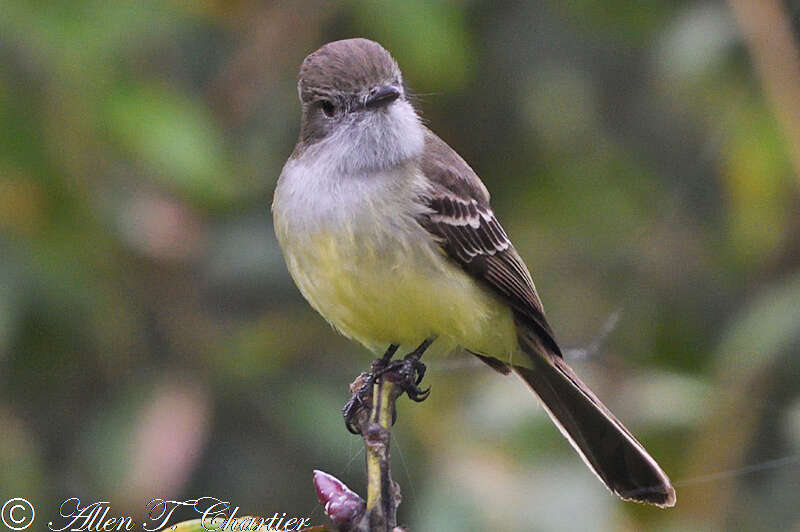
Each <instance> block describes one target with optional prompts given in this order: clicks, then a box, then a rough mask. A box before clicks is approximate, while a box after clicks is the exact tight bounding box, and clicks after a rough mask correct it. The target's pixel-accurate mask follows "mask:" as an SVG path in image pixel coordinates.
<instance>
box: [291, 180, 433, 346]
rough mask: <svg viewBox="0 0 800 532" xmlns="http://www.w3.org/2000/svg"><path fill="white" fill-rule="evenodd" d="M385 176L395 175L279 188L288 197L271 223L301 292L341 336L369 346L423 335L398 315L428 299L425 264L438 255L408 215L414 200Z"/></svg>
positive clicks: (413, 212) (414, 209)
mask: <svg viewBox="0 0 800 532" xmlns="http://www.w3.org/2000/svg"><path fill="white" fill-rule="evenodd" d="M387 177H396V176H376V177H375V180H374V181H373V182H370V183H363V182H354V183H347V182H345V183H338V184H337V186H335V187H330V186H328V185H324V184H321V185H320V187H321V188H318V189H316V190H311V189H308V190H294V191H286V190H284V191H281V193H283V194H286V195H285V196H284V197H283V198H282V200H285V199H286V200H288V201H286V202H283V201H282V205H281V209H282V212H281V216H280V217H279V218H280V220H281V221H280V222H276V230H277V231H276V232H277V233H278V237H279V239H280V240H281V244H282V248H283V249H284V255H285V257H286V262H287V265H288V268H289V271H290V272H291V274H292V277H293V278H294V280H295V282H296V284H297V285H298V287H299V288H300V290H301V292H302V293H303V295H304V296H305V297H306V299H308V301H309V302H310V303H311V304H312V306H314V308H316V310H318V311H319V312H320V313H321V314H322V315H323V316H325V317H326V318H327V319H328V320H329V321H330V322H331V323H332V324H333V325H335V326H336V327H337V328H338V329H340V330H341V331H342V332H344V333H345V334H346V335H348V336H351V337H354V338H357V339H358V340H360V341H362V343H365V344H368V345H369V344H376V345H377V346H380V345H383V344H385V343H387V342H390V341H392V342H393V341H395V339H396V338H398V337H403V338H402V339H403V340H406V339H408V341H410V342H413V341H416V338H417V337H418V336H419V335H420V334H423V335H424V334H425V332H420V331H417V330H411V329H413V328H414V327H416V325H414V326H413V327H412V326H411V322H412V321H414V320H404V319H403V317H402V316H403V315H404V314H405V313H408V312H413V309H412V307H414V306H421V305H424V301H426V300H428V299H430V298H431V295H432V288H433V287H432V283H433V282H434V280H435V278H436V275H435V273H434V272H433V271H432V270H434V269H436V264H437V261H439V260H441V258H440V257H441V251H440V250H438V248H437V246H436V244H435V243H434V242H433V241H432V240H431V238H430V236H429V235H427V233H426V232H425V230H424V229H423V228H422V227H421V226H420V225H419V223H418V222H417V221H416V219H415V217H416V215H418V214H419V210H420V209H421V207H420V206H419V204H418V202H417V201H415V198H414V197H412V196H411V195H410V194H408V193H406V192H405V191H402V190H398V189H397V188H393V187H391V186H383V185H382V184H381V181H380V180H381V179H385V178H387ZM320 192H322V194H320ZM403 321H405V322H406V323H407V324H408V327H406V329H408V330H404V327H403V324H402V322H403ZM415 323H416V322H415ZM383 347H385V345H383Z"/></svg>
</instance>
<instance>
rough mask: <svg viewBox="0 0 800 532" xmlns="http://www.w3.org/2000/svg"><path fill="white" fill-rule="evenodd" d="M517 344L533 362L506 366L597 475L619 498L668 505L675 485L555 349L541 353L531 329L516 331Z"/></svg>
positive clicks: (671, 503) (673, 499) (540, 345)
mask: <svg viewBox="0 0 800 532" xmlns="http://www.w3.org/2000/svg"><path fill="white" fill-rule="evenodd" d="M520 344H521V347H522V349H523V350H524V351H525V352H526V353H527V354H528V355H529V356H530V358H531V360H532V361H533V367H532V368H525V367H521V366H512V369H513V370H514V372H515V373H516V374H517V375H519V376H520V377H521V378H522V380H524V381H525V383H526V384H527V385H528V386H530V388H531V390H533V392H534V393H535V394H536V395H537V396H538V397H539V399H541V401H542V404H543V405H544V407H545V409H546V410H547V413H548V414H550V418H551V419H552V420H553V421H554V422H555V424H556V425H557V426H558V428H559V429H560V430H561V433H562V434H564V436H565V437H566V438H567V440H569V442H570V443H571V444H572V446H573V447H574V448H575V450H576V451H578V454H579V455H580V456H581V458H583V460H584V461H585V462H586V464H587V465H588V466H589V467H590V468H591V469H592V471H594V472H595V474H596V475H597V476H598V477H599V478H600V480H602V481H603V483H605V485H606V486H608V488H609V489H610V490H611V491H613V492H614V493H616V494H617V495H619V496H620V497H622V498H623V499H626V500H632V501H637V502H646V503H650V504H655V505H656V506H660V507H662V508H665V507H669V506H674V505H675V490H674V489H673V488H672V485H671V484H670V482H669V478H667V475H666V474H664V471H662V470H661V468H660V467H659V466H658V464H657V463H656V461H655V460H653V458H652V457H651V456H650V455H649V454H647V451H646V450H645V449H644V447H643V446H642V444H641V443H639V442H638V441H636V438H634V437H633V435H632V434H631V433H630V432H629V431H628V429H626V428H625V427H624V426H623V425H622V423H620V422H619V420H618V419H617V418H616V417H614V414H612V413H611V411H609V410H608V408H606V406H605V405H604V404H603V403H601V402H600V400H599V399H598V398H597V397H596V396H595V395H594V394H593V393H592V391H591V390H589V388H588V387H587V386H586V385H585V384H583V382H581V380H580V379H579V378H578V376H577V375H575V372H573V371H572V368H570V367H569V366H568V365H567V364H566V362H564V360H563V359H562V358H561V357H560V356H558V355H550V354H543V352H544V353H546V351H545V348H543V346H542V344H541V343H540V342H538V341H537V338H536V337H535V334H530V335H528V334H526V333H525V332H521V334H520Z"/></svg>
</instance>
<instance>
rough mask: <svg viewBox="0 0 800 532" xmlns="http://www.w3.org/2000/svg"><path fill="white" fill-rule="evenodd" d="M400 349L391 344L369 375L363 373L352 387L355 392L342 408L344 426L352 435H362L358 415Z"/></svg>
mask: <svg viewBox="0 0 800 532" xmlns="http://www.w3.org/2000/svg"><path fill="white" fill-rule="evenodd" d="M398 347H399V346H398V345H397V344H391V345H390V346H389V347H388V348H387V349H386V352H385V353H384V354H383V356H382V357H381V358H379V359H376V360H373V361H372V364H371V365H370V371H369V373H362V374H361V375H359V377H358V379H356V380H355V382H354V383H353V384H351V385H350V390H351V391H352V392H353V395H352V396H351V397H350V400H349V401H347V403H346V404H345V405H344V408H342V415H343V416H344V424H345V426H346V427H347V430H348V431H350V433H352V434H360V433H361V431H360V430H359V429H358V415H359V413H360V411H361V410H362V408H364V407H365V406H367V403H368V401H369V400H371V398H372V386H373V385H374V384H375V380H376V379H377V378H378V377H380V376H381V375H382V374H383V373H384V372H385V371H386V368H387V367H388V366H389V363H390V362H391V360H392V357H393V356H394V354H395V353H396V352H397V348H398Z"/></svg>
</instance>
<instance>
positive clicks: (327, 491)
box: [314, 470, 366, 523]
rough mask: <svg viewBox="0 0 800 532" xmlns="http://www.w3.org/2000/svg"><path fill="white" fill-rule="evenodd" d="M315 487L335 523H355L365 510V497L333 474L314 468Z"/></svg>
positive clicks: (327, 512) (326, 511)
mask: <svg viewBox="0 0 800 532" xmlns="http://www.w3.org/2000/svg"><path fill="white" fill-rule="evenodd" d="M314 487H315V488H317V499H319V502H321V503H322V504H324V505H325V513H326V514H327V515H328V517H330V518H331V520H332V521H333V522H334V523H353V522H355V521H356V520H357V519H358V517H359V516H360V515H361V514H362V513H363V512H364V509H365V507H366V504H365V503H364V499H362V498H361V497H359V495H358V494H357V493H355V492H354V491H352V490H351V489H350V488H348V487H347V486H345V484H344V483H343V482H342V481H341V480H339V479H338V478H336V477H334V476H333V475H329V474H328V473H325V472H324V471H318V470H314Z"/></svg>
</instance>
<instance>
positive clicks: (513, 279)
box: [420, 133, 561, 355]
mask: <svg viewBox="0 0 800 532" xmlns="http://www.w3.org/2000/svg"><path fill="white" fill-rule="evenodd" d="M426 140H427V142H426V153H425V155H424V156H423V161H422V165H421V166H422V168H421V169H422V171H423V172H424V173H425V176H426V177H427V178H428V180H429V181H430V182H431V186H430V188H429V189H428V190H427V191H426V193H425V194H424V195H423V198H422V200H423V201H424V202H425V204H426V205H427V207H428V212H427V213H426V214H424V215H423V216H422V218H421V219H420V223H421V224H422V225H423V226H424V227H425V228H426V229H427V230H428V231H429V232H430V233H431V234H432V235H433V236H434V237H435V238H436V239H437V240H438V241H439V243H440V245H441V246H442V248H443V249H444V251H445V252H446V253H447V254H448V255H449V256H450V257H451V258H452V259H453V260H454V261H455V262H457V263H458V264H459V265H460V266H461V267H463V268H464V269H465V270H466V271H467V272H469V273H470V274H471V275H473V276H474V277H476V278H477V279H479V280H480V281H481V282H482V283H484V285H486V286H487V287H489V288H490V289H491V290H492V291H494V292H495V293H496V294H497V295H499V296H500V297H502V298H504V299H505V300H506V301H508V303H509V304H510V306H511V307H512V308H513V309H514V312H515V315H516V316H517V319H520V320H522V321H524V322H525V323H528V324H529V325H530V326H531V327H532V328H533V330H534V331H536V333H538V336H539V338H540V340H541V342H542V344H543V345H544V346H546V347H547V348H548V351H550V352H552V353H554V354H556V355H560V354H561V351H560V349H559V347H558V344H557V343H556V341H555V339H554V336H553V332H552V330H551V328H550V325H549V324H548V323H547V320H546V318H545V316H544V309H543V308H542V303H541V301H540V300H539V296H538V294H537V293H536V288H535V286H534V284H533V280H532V279H531V275H530V273H529V272H528V268H527V267H526V266H525V263H524V262H523V261H522V258H521V257H520V256H519V254H518V253H517V251H516V249H514V246H513V244H512V243H511V240H510V239H509V238H508V235H507V234H506V232H505V230H504V229H503V227H502V225H500V222H499V221H498V220H497V217H496V216H495V214H494V212H493V211H492V209H491V207H490V206H489V193H488V192H487V191H486V188H485V187H484V186H483V183H481V181H480V179H479V178H478V176H477V175H475V173H474V172H473V171H472V169H471V168H470V167H469V165H467V163H466V162H464V160H463V159H461V157H459V156H458V154H456V153H455V152H454V151H453V150H452V149H451V148H450V147H449V146H447V144H445V143H444V142H443V141H442V140H440V139H439V138H438V137H436V136H435V135H433V134H432V133H429V135H428V138H427V139H426Z"/></svg>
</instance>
